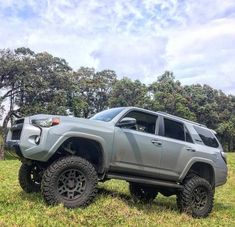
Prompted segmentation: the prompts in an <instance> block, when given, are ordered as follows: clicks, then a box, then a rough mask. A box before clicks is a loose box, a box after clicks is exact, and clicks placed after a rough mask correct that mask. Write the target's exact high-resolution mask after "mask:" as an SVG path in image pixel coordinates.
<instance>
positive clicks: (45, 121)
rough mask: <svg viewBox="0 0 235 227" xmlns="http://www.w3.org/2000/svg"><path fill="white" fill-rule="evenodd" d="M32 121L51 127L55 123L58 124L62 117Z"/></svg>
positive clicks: (37, 124)
mask: <svg viewBox="0 0 235 227" xmlns="http://www.w3.org/2000/svg"><path fill="white" fill-rule="evenodd" d="M31 123H32V124H33V125H36V126H40V127H51V126H54V125H58V124H59V123H60V119H59V118H58V117H53V118H45V119H32V120H31Z"/></svg>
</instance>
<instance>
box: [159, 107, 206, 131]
mask: <svg viewBox="0 0 235 227" xmlns="http://www.w3.org/2000/svg"><path fill="white" fill-rule="evenodd" d="M157 113H160V114H163V115H165V116H169V117H172V118H176V119H178V120H182V121H186V122H189V123H191V124H194V125H198V126H201V127H205V128H207V126H206V125H203V124H199V123H197V122H195V121H190V120H187V119H185V118H182V117H178V116H175V115H172V114H169V113H166V112H163V111H157Z"/></svg>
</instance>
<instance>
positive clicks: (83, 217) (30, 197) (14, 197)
mask: <svg viewBox="0 0 235 227" xmlns="http://www.w3.org/2000/svg"><path fill="white" fill-rule="evenodd" d="M19 165H20V163H19V161H17V160H9V161H2V162H0V173H1V174H0V195H1V199H0V226H68V225H69V226H175V227H178V226H179V227H184V226H198V227H200V226H215V227H219V226H235V190H234V188H235V154H228V165H229V174H228V182H227V183H226V184H225V185H224V186H222V187H219V188H217V189H216V193H215V205H214V209H213V211H212V213H211V215H210V216H209V217H208V218H206V219H194V218H192V217H190V216H188V215H186V214H180V213H179V212H178V210H177V208H176V199H175V196H171V197H163V196H161V195H158V196H157V198H156V199H155V200H154V201H153V203H152V204H142V203H135V202H134V201H133V199H132V198H131V196H130V194H129V191H128V183H126V182H124V181H117V180H110V181H107V182H105V183H100V185H99V193H98V195H97V198H96V199H95V201H94V203H92V204H91V205H90V206H88V207H87V208H85V209H79V208H77V209H74V210H71V209H66V208H64V207H63V206H61V205H59V206H47V205H46V204H45V203H44V202H43V199H42V197H41V195H40V193H33V194H26V193H25V192H23V191H22V189H21V188H20V186H19V183H18V180H17V174H18V169H19Z"/></svg>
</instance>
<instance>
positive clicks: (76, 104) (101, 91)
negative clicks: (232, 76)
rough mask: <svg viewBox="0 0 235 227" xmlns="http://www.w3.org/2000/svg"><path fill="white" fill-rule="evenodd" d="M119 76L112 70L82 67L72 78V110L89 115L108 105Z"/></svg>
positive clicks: (83, 115) (75, 112) (76, 113)
mask: <svg viewBox="0 0 235 227" xmlns="http://www.w3.org/2000/svg"><path fill="white" fill-rule="evenodd" d="M116 80H117V78H116V74H115V72H114V71H112V70H103V71H101V72H95V70H94V69H93V68H84V67H81V68H80V69H79V70H78V71H77V72H76V73H74V75H73V78H72V81H73V82H72V84H73V91H72V95H71V97H72V112H73V113H74V115H75V116H80V117H85V118H86V117H88V116H90V115H91V114H94V113H96V112H99V111H101V110H103V109H106V108H107V107H108V99H109V95H110V92H111V90H112V86H113V85H114V84H115V82H116Z"/></svg>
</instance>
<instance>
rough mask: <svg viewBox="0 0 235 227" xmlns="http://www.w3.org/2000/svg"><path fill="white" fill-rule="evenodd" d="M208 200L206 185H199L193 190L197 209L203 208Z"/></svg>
mask: <svg viewBox="0 0 235 227" xmlns="http://www.w3.org/2000/svg"><path fill="white" fill-rule="evenodd" d="M207 202H208V191H207V189H206V188H205V187H201V186H200V187H197V188H195V189H194V191H193V196H192V205H193V208H194V209H195V210H198V211H200V210H203V209H204V208H205V207H206V204H207Z"/></svg>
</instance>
